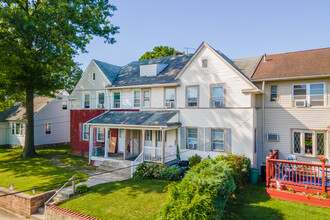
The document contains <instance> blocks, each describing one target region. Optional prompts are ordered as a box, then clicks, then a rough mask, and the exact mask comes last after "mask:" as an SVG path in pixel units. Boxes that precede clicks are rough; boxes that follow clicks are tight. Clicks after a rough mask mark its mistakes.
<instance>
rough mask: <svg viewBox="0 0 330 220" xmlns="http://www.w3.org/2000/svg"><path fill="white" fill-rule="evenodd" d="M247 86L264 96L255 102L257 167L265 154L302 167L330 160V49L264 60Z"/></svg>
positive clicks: (276, 56) (284, 54)
mask: <svg viewBox="0 0 330 220" xmlns="http://www.w3.org/2000/svg"><path fill="white" fill-rule="evenodd" d="M252 82H254V83H255V84H256V85H257V86H258V87H259V88H260V89H262V90H264V94H261V95H257V100H256V106H257V108H258V126H257V127H258V130H257V134H258V146H259V148H258V155H260V156H258V158H259V159H258V163H261V162H263V161H265V157H266V156H267V155H268V154H269V150H271V149H273V150H274V149H279V156H280V158H281V159H285V158H286V155H288V154H294V155H296V156H297V159H298V160H299V161H305V162H318V160H317V157H319V156H327V157H329V156H330V127H329V126H330V48H325V49H316V50H306V51H300V52H291V53H282V54H272V55H266V56H264V57H263V59H262V61H261V62H260V64H259V65H258V68H257V69H256V71H255V73H254V74H253V76H252ZM263 121H264V123H263Z"/></svg>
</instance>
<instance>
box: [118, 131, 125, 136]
mask: <svg viewBox="0 0 330 220" xmlns="http://www.w3.org/2000/svg"><path fill="white" fill-rule="evenodd" d="M124 136H125V131H124V129H119V130H118V137H119V138H124Z"/></svg>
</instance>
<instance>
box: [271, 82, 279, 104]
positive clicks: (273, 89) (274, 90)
mask: <svg viewBox="0 0 330 220" xmlns="http://www.w3.org/2000/svg"><path fill="white" fill-rule="evenodd" d="M277 97H278V96H277V86H270V101H271V102H274V101H277V100H278V98H277Z"/></svg>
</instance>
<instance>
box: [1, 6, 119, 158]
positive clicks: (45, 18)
mask: <svg viewBox="0 0 330 220" xmlns="http://www.w3.org/2000/svg"><path fill="white" fill-rule="evenodd" d="M115 10H116V7H115V6H114V5H112V4H109V1H108V0H8V1H3V0H1V1H0V48H1V49H0V88H1V89H0V103H2V104H0V107H4V106H8V105H9V104H10V103H14V102H17V101H22V100H21V99H22V98H24V103H25V107H26V119H27V125H26V128H27V131H26V138H25V147H24V150H23V153H22V156H23V157H34V156H36V152H35V149H34V129H33V128H34V121H33V115H34V114H33V97H34V95H35V94H38V95H47V96H51V95H52V94H53V93H54V92H55V91H56V90H58V89H63V88H67V87H70V84H71V86H72V83H73V82H74V81H75V80H76V78H77V74H78V76H79V74H80V73H81V70H79V67H78V65H77V63H76V62H74V59H73V58H74V56H75V55H77V54H78V53H79V52H83V53H84V52H87V51H86V45H87V44H88V43H89V42H90V41H91V40H92V39H93V36H98V37H102V38H104V39H105V42H106V43H109V44H112V43H114V42H115V39H114V38H113V35H114V34H116V33H118V29H119V27H117V26H114V25H113V24H112V23H111V22H110V20H109V19H110V18H111V17H112V16H113V14H112V13H113V11H115Z"/></svg>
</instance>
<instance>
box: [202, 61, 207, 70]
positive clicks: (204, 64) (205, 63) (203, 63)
mask: <svg viewBox="0 0 330 220" xmlns="http://www.w3.org/2000/svg"><path fill="white" fill-rule="evenodd" d="M202 68H207V59H204V60H202Z"/></svg>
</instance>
